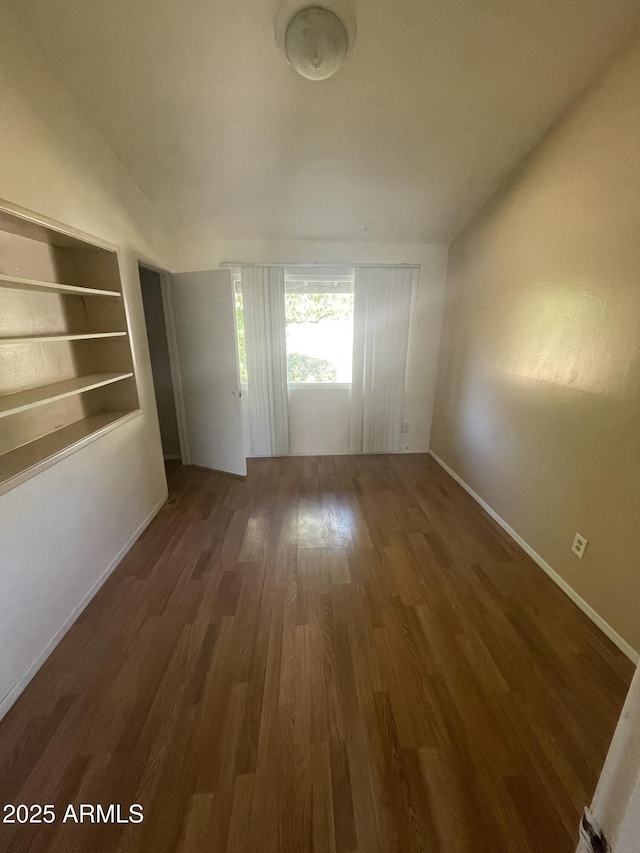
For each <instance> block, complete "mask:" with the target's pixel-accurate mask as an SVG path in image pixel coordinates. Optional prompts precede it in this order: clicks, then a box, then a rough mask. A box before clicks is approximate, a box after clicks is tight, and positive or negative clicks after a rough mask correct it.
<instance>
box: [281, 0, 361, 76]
mask: <svg viewBox="0 0 640 853" xmlns="http://www.w3.org/2000/svg"><path fill="white" fill-rule="evenodd" d="M354 38H355V19H354V17H353V13H352V12H351V10H350V8H349V7H348V5H347V4H346V2H344V0H324V2H321V3H311V4H302V5H301V3H300V0H290V2H288V3H286V4H285V6H284V7H283V8H282V10H281V11H280V14H279V15H278V17H277V19H276V42H277V44H278V47H279V48H280V50H281V51H282V53H283V54H284V57H285V59H286V60H287V62H288V63H289V65H291V67H292V68H293V69H294V70H295V71H297V72H298V74H300V75H301V76H302V77H305V78H306V79H307V80H327V79H328V78H329V77H333V75H334V74H335V73H336V71H338V69H339V68H340V67H341V65H342V64H343V62H344V60H345V59H346V56H347V53H348V52H349V49H350V48H351V46H352V44H353V41H354Z"/></svg>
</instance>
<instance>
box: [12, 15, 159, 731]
mask: <svg viewBox="0 0 640 853" xmlns="http://www.w3.org/2000/svg"><path fill="white" fill-rule="evenodd" d="M0 15H1V16H2V20H1V22H0V128H2V132H1V133H0V198H4V199H6V200H7V201H10V202H12V203H13V204H17V205H20V206H22V207H25V208H28V209H30V210H33V211H35V212H37V213H39V214H42V215H44V216H47V217H51V218H53V219H56V220H58V221H60V222H62V223H65V224H67V225H71V226H73V227H75V228H79V229H81V230H83V231H86V232H88V233H89V234H93V235H95V236H97V237H100V238H103V239H105V240H109V241H111V242H113V243H116V244H117V245H119V246H120V247H121V249H122V261H123V276H124V280H123V285H124V289H125V292H126V294H127V297H128V300H129V305H130V308H131V320H132V328H133V340H134V344H135V350H136V363H137V369H138V376H139V380H140V390H141V399H142V405H143V407H144V415H143V416H141V417H138V418H136V419H135V420H133V421H131V422H130V423H127V424H125V425H124V426H122V427H120V428H118V429H116V430H114V431H113V432H111V433H109V434H108V435H106V436H104V437H102V438H100V439H99V440H97V441H95V442H94V443H92V444H90V445H89V446H87V447H85V448H83V449H82V450H80V451H78V452H77V453H75V454H73V455H72V456H69V457H68V458H66V459H64V460H63V461H61V462H59V463H58V464H57V465H54V466H53V467H51V468H49V469H48V470H46V471H44V472H42V473H40V474H38V475H37V476H36V477H34V478H32V479H31V480H28V481H27V482H26V483H24V484H22V485H21V486H19V487H18V488H16V489H13V490H12V491H11V492H8V493H7V494H5V495H3V496H2V497H0V578H1V584H2V588H1V592H0V715H1V714H2V712H3V711H5V710H6V709H7V707H8V706H9V705H10V704H11V702H12V701H13V699H15V697H16V696H17V694H18V693H19V691H20V689H21V688H22V687H23V686H24V684H25V682H26V680H27V679H28V678H29V677H30V676H31V675H32V674H33V673H34V671H35V669H36V668H37V666H38V664H39V663H40V662H41V661H42V659H43V657H44V656H45V655H46V653H47V652H48V651H49V650H50V649H51V647H52V645H53V644H54V643H55V640H56V638H59V636H60V631H61V629H62V628H63V627H64V626H65V624H67V623H68V621H69V619H70V618H72V616H73V614H74V613H75V612H76V611H77V609H78V607H80V606H81V605H82V603H83V602H84V601H86V599H87V596H90V595H91V594H92V592H93V591H95V589H96V584H99V582H100V580H101V579H102V578H103V577H104V575H105V573H106V572H107V571H108V570H109V569H110V568H111V567H113V565H114V561H117V559H118V556H119V555H120V554H121V552H122V549H123V548H125V547H126V545H127V543H128V542H129V541H130V539H131V537H132V536H134V535H135V534H136V531H137V530H138V529H139V528H140V526H141V525H142V524H143V523H144V522H145V520H146V519H148V518H149V516H150V515H151V514H152V513H153V511H154V509H155V508H156V507H157V506H158V505H159V503H160V502H162V500H163V498H164V496H165V494H166V482H165V478H164V470H163V465H162V453H161V449H160V438H159V432H158V425H157V417H156V415H155V407H154V400H153V385H152V382H151V373H150V367H149V357H148V351H147V346H146V338H145V333H144V316H143V312H142V301H141V296H140V284H139V280H138V271H137V258H138V257H139V256H142V257H144V258H147V259H148V260H150V261H155V263H157V264H158V265H159V266H163V265H165V264H167V263H171V262H172V260H173V258H172V251H171V246H170V244H169V240H168V238H167V236H166V234H165V233H164V231H163V228H162V224H161V223H160V222H158V221H157V219H156V217H155V215H154V213H153V211H152V210H151V208H150V206H149V205H148V203H147V202H146V200H145V199H144V197H143V196H142V195H141V194H140V192H139V190H138V189H137V188H136V186H135V185H134V184H133V182H132V181H131V179H130V178H129V176H128V175H127V173H126V172H125V171H124V170H123V169H122V167H121V166H120V165H119V164H118V162H117V161H116V159H115V158H114V156H113V154H112V152H111V150H110V149H109V148H108V146H107V145H106V144H105V143H104V142H103V141H102V140H101V138H100V137H99V136H98V134H97V132H96V131H95V129H94V128H93V126H92V125H91V124H90V123H89V122H88V120H87V119H86V117H85V116H84V114H83V113H82V112H81V111H80V110H79V108H78V106H77V105H76V103H75V102H74V101H73V99H72V98H71V96H70V95H69V94H68V92H67V91H66V90H64V89H63V88H61V87H60V86H58V85H56V84H55V83H54V82H53V81H54V80H55V75H54V72H53V71H52V69H51V68H50V67H49V66H48V65H47V64H46V62H44V60H43V59H42V56H41V55H40V53H39V52H38V50H37V49H36V48H35V46H34V44H33V43H32V41H31V40H30V39H29V37H28V36H27V35H26V34H25V32H24V31H23V30H22V29H21V28H20V27H19V26H18V25H17V24H16V22H15V20H14V19H13V18H12V17H11V14H10V13H9V12H8V11H7V10H6V8H4V7H3V8H2V10H1V11H0Z"/></svg>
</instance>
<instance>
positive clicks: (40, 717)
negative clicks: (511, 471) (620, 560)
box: [0, 455, 633, 853]
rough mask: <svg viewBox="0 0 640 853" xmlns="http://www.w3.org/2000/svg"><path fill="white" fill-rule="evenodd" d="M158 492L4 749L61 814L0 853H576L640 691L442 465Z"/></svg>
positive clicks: (11, 725)
mask: <svg viewBox="0 0 640 853" xmlns="http://www.w3.org/2000/svg"><path fill="white" fill-rule="evenodd" d="M169 474H170V477H169V479H170V492H171V496H170V500H169V502H168V504H167V505H165V507H164V508H163V509H162V511H161V512H160V514H159V515H158V516H157V518H156V519H155V520H154V521H153V522H152V524H151V525H150V527H149V528H148V529H147V531H146V532H145V533H144V535H143V536H142V537H141V539H140V540H139V541H138V542H137V543H136V545H135V546H134V547H133V549H132V550H131V551H130V552H129V554H128V555H127V557H126V558H125V559H124V561H123V562H122V563H121V565H120V566H119V567H118V569H117V570H116V571H115V572H114V574H113V575H112V576H111V577H110V579H109V580H108V582H107V584H106V585H105V586H104V587H103V589H102V590H101V591H100V592H99V593H98V595H97V596H96V597H95V598H94V600H93V601H92V602H91V604H90V605H89V606H88V608H87V609H86V610H85V612H84V613H83V614H82V616H81V617H80V619H79V620H78V622H77V623H76V624H75V625H74V626H73V628H72V629H71V630H70V631H69V632H68V634H67V635H66V636H65V638H64V639H63V641H62V642H61V644H60V645H59V646H58V648H57V649H56V650H55V652H54V653H53V654H52V656H51V657H50V658H49V660H48V661H47V662H46V663H45V665H44V666H43V668H42V669H41V670H40V672H39V673H38V674H37V676H36V677H35V679H34V680H33V682H32V683H31V684H30V685H29V687H28V688H27V690H26V691H25V693H24V694H23V695H22V696H21V698H20V699H19V700H18V702H17V704H16V705H15V706H14V707H13V708H12V709H11V711H10V712H9V714H8V716H7V717H6V718H5V720H4V721H3V722H2V723H1V724H0V804H2V803H14V804H17V803H24V804H32V803H40V804H47V803H51V804H54V805H55V807H56V812H57V819H56V821H55V822H54V823H52V824H51V825H46V824H40V825H29V824H27V825H18V824H14V825H0V849H1V850H3V851H7V852H8V853H13V851H30V853H53V851H56V853H58V852H60V853H61V851H65V853H75V852H76V851H77V853H99V852H100V851H130V852H131V853H138V851H144V853H196V851H213V853H248V852H249V851H251V853H258V851H260V853H306V851H317V853H355V851H360V853H393V851H402V853H405V851H407V853H408V851H429V853H439V851H440V853H485V852H486V853H489V851H490V853H502V852H503V851H504V853H507V851H508V853H520V851H521V852H522V853H572V851H573V850H574V848H575V844H576V839H577V825H578V820H579V816H580V812H581V810H582V808H583V806H584V805H585V804H586V803H588V802H589V800H590V798H591V795H592V792H593V790H594V787H595V783H596V780H597V777H598V774H599V771H600V768H601V766H602V763H603V760H604V757H605V753H606V750H607V747H608V744H609V741H610V739H611V735H612V733H613V729H614V726H615V723H616V721H617V718H618V715H619V713H620V710H621V706H622V702H623V699H624V696H625V693H626V690H627V688H628V685H629V682H630V679H631V675H632V670H633V667H632V665H631V664H630V662H629V661H628V660H627V659H626V658H625V657H624V656H623V655H622V654H621V653H620V652H619V651H618V650H617V649H616V648H615V647H614V646H613V645H612V644H611V643H610V642H609V641H608V640H607V639H606V638H605V637H604V635H602V634H601V633H600V631H599V630H598V629H597V628H595V627H594V626H593V625H592V623H591V622H590V621H589V620H588V619H587V618H586V617H585V616H584V615H583V614H582V613H581V612H580V611H579V610H578V609H577V608H576V607H575V606H574V605H573V604H572V603H571V602H570V601H569V599H568V598H567V597H566V596H565V595H564V594H563V593H562V592H561V591H560V590H559V589H558V588H557V587H556V586H555V585H554V584H553V583H552V582H551V580H550V579H549V578H548V577H547V576H546V575H545V574H544V573H543V572H542V571H541V570H540V569H539V568H538V567H537V566H535V565H534V564H533V562H532V561H531V560H530V559H529V558H528V557H527V556H526V555H525V554H524V553H523V552H522V551H521V550H520V549H519V548H518V547H517V546H516V545H515V544H514V543H513V542H512V541H511V540H509V539H508V538H507V537H506V536H505V535H504V534H503V532H502V531H501V530H500V529H499V528H498V527H497V526H496V525H495V524H494V522H493V521H492V520H491V519H490V518H489V517H488V516H487V515H486V514H485V513H484V512H483V511H482V510H481V509H480V508H479V507H478V506H477V505H476V504H475V503H474V502H473V501H472V500H471V498H470V497H469V496H468V495H467V494H466V493H465V492H464V491H463V490H462V489H461V488H460V487H459V486H458V485H457V484H456V483H455V482H454V481H453V480H452V479H451V478H450V477H449V476H448V475H447V474H446V473H445V472H444V471H442V469H440V468H439V467H438V466H437V465H436V463H435V462H434V461H433V460H432V459H431V458H430V457H428V456H423V455H420V456H362V457H319V458H287V459H264V460H257V459H256V460H249V476H248V477H247V479H246V481H242V480H238V479H234V478H232V477H227V476H224V475H220V474H215V473H213V472H208V471H203V470H198V469H195V468H182V467H181V466H179V465H173V466H172V467H171V468H170V472H169ZM69 803H71V804H73V805H74V806H76V808H77V806H78V804H79V803H86V804H98V803H100V804H102V806H103V808H105V809H106V808H107V806H108V805H109V804H110V803H116V804H121V806H122V807H123V808H122V814H123V818H124V817H127V816H128V814H129V805H130V804H131V803H140V804H141V805H142V806H143V808H144V820H143V822H142V823H139V824H133V823H124V824H118V823H107V824H104V823H100V824H97V823H91V822H88V821H85V822H83V823H82V824H76V823H72V822H70V821H67V822H66V823H62V815H63V813H64V810H65V808H66V805H67V804H69Z"/></svg>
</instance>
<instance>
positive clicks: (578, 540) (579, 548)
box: [571, 533, 589, 559]
mask: <svg viewBox="0 0 640 853" xmlns="http://www.w3.org/2000/svg"><path fill="white" fill-rule="evenodd" d="M588 544H589V540H588V539H585V538H584V536H581V535H580V534H579V533H576V535H575V536H574V539H573V545H572V546H571V550H572V551H573V553H574V554H575V555H576V557H580V559H582V558H583V557H584V552H585V551H586V550H587V545H588Z"/></svg>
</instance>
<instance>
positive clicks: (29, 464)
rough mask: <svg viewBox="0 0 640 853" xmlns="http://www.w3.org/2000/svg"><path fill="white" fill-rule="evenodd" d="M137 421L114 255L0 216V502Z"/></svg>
mask: <svg viewBox="0 0 640 853" xmlns="http://www.w3.org/2000/svg"><path fill="white" fill-rule="evenodd" d="M138 413H139V400H138V390H137V385H136V378H135V373H134V366H133V357H132V352H131V343H130V336H129V324H128V318H127V310H126V302H125V299H124V297H123V293H122V285H121V280H120V271H119V265H118V257H117V253H116V249H115V247H113V246H110V245H108V244H105V243H99V242H97V241H95V240H93V239H92V238H90V237H85V235H82V234H79V233H78V232H75V231H70V230H66V229H64V228H63V227H62V226H59V225H58V224H57V223H52V222H47V221H45V220H42V219H39V218H38V217H36V216H32V215H31V214H29V213H26V212H23V211H19V210H7V209H0V494H1V493H2V492H5V491H7V490H8V489H10V488H13V487H14V486H16V485H18V484H19V483H21V482H23V481H24V480H25V479H27V478H29V477H31V476H33V475H34V474H36V473H38V471H41V470H42V469H43V468H45V467H48V466H50V465H52V464H54V463H55V462H57V461H58V460H59V459H62V458H63V457H65V456H67V455H69V454H70V453H73V452H74V451H75V450H78V449H79V448H80V447H83V446H84V445H85V444H87V443H89V442H90V441H93V440H95V439H96V438H98V437H99V436H101V435H103V434H105V433H106V432H108V431H110V430H112V429H114V428H116V427H117V426H119V425H121V424H123V423H125V422H126V421H127V420H130V419H131V418H133V417H135V415H136V414H138Z"/></svg>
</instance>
